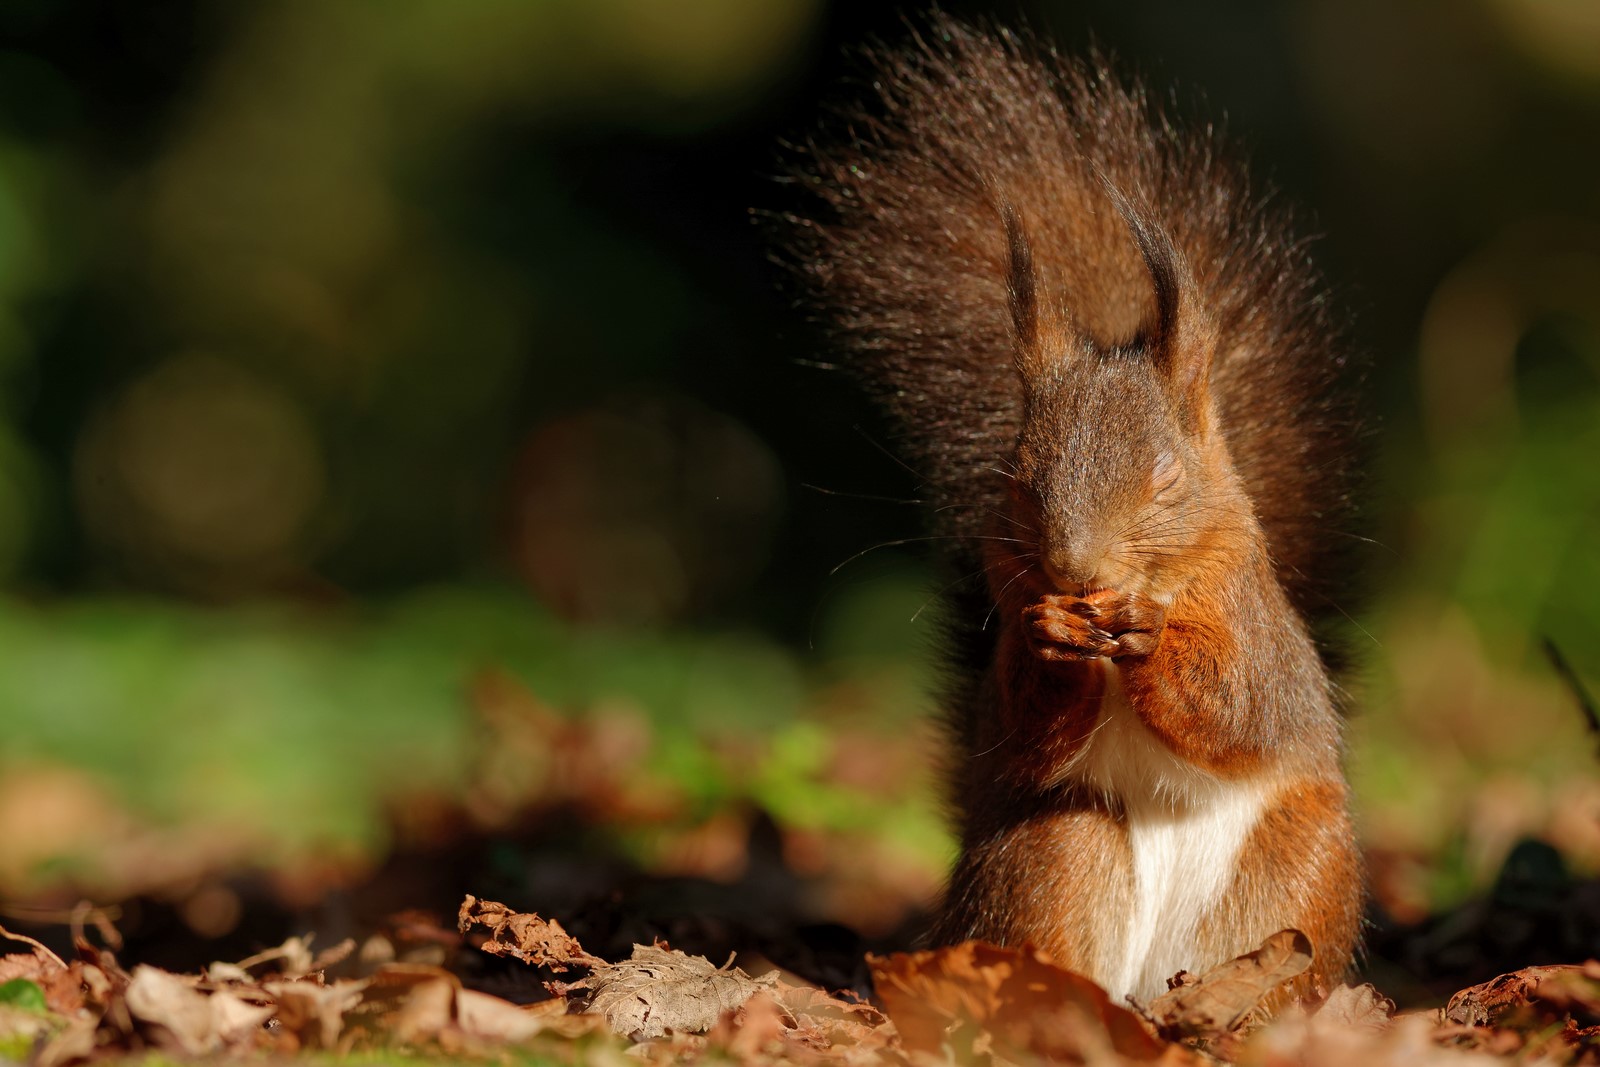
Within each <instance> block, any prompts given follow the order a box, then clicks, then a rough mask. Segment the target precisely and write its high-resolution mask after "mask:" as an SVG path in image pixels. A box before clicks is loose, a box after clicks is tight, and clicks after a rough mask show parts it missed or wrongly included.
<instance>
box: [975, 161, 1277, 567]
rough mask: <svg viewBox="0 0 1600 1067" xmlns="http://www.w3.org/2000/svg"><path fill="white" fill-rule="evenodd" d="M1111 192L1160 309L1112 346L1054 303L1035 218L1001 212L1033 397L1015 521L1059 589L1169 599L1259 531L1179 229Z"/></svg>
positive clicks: (1015, 316) (1021, 370)
mask: <svg viewBox="0 0 1600 1067" xmlns="http://www.w3.org/2000/svg"><path fill="white" fill-rule="evenodd" d="M1107 193H1108V195H1109V196H1110V199H1111V201H1112V203H1113V204H1114V205H1115V206H1116V208H1117V209H1118V211H1119V212H1120V213H1121V215H1122V217H1123V219H1124V221H1125V222H1126V223H1127V225H1128V229H1129V231H1130V233H1131V236H1132V237H1133V241H1134V244H1135V245H1136V246H1137V247H1138V250H1139V253H1140V255H1141V257H1142V259H1143V262H1144V266H1145V268H1146V273H1147V275H1148V277H1149V281H1150V286H1151V290H1152V292H1153V295H1154V308H1155V314H1154V316H1153V318H1151V319H1150V320H1149V321H1147V322H1146V323H1145V324H1144V326H1143V327H1142V328H1141V329H1140V330H1139V331H1138V333H1137V334H1136V335H1135V336H1134V337H1133V338H1132V339H1131V340H1130V341H1128V342H1126V343H1122V344H1117V345H1114V346H1109V347H1107V346H1105V345H1102V344H1099V343H1097V342H1096V341H1094V340H1093V339H1091V338H1090V337H1088V336H1087V335H1085V334H1084V333H1083V332H1081V331H1080V330H1078V329H1077V328H1075V326H1074V323H1073V321H1072V317H1071V315H1070V314H1069V313H1068V312H1067V311H1066V310H1065V309H1063V308H1061V307H1060V306H1058V305H1057V304H1055V303H1053V302H1050V301H1048V300H1045V299H1042V298H1041V289H1042V287H1041V285H1040V283H1039V277H1038V272H1037V269H1036V267H1035V264H1034V258H1033V252H1032V249H1031V247H1030V246H1029V243H1028V237H1027V234H1026V232H1025V231H1024V229H1023V226H1022V223H1021V220H1020V219H1019V218H1018V216H1017V214H1016V212H1015V211H1014V210H1013V209H1012V208H1011V207H1010V206H1009V205H1007V206H1003V207H1002V208H1001V215H1002V218H1003V220H1004V223H1005V228H1006V237H1007V253H1008V258H1009V263H1008V276H1009V277H1008V288H1009V296H1010V305H1011V317H1012V324H1013V328H1014V341H1015V364H1016V369H1017V372H1018V374H1019V376H1020V377H1021V379H1022V391H1023V418H1022V427H1021V431H1020V433H1019V435H1018V440H1017V448H1016V456H1015V468H1016V476H1015V478H1014V480H1013V481H1012V484H1011V511H1012V514H1011V516H1009V517H1010V518H1012V519H1013V520H1014V521H1015V522H1017V523H1018V524H1020V525H1021V526H1023V527H1025V528H1027V529H1028V530H1029V531H1030V532H1031V533H1033V534H1036V535H1037V538H1038V561H1037V562H1038V567H1039V570H1040V571H1041V572H1042V574H1041V575H1040V577H1042V578H1043V580H1044V582H1045V584H1047V585H1051V586H1054V587H1055V588H1056V589H1057V590H1059V591H1062V592H1070V593H1075V594H1079V595H1082V594H1083V593H1085V592H1087V591H1091V590H1094V589H1107V588H1109V589H1119V590H1122V591H1124V592H1130V593H1133V592H1137V593H1143V594H1144V595H1148V596H1154V597H1157V598H1162V597H1167V596H1170V595H1172V594H1173V593H1174V592H1175V591H1176V589H1177V588H1178V587H1179V586H1181V585H1182V584H1184V582H1186V581H1187V580H1188V579H1189V578H1192V577H1193V576H1194V575H1195V573H1196V572H1197V570H1199V569H1202V568H1203V567H1204V566H1205V564H1206V561H1207V560H1209V559H1215V558H1217V556H1218V554H1219V552H1220V551H1221V550H1224V549H1226V548H1227V547H1228V546H1229V545H1230V544H1235V543H1237V538H1236V537H1235V538H1233V539H1231V540H1230V535H1231V534H1233V533H1235V532H1236V531H1239V530H1241V529H1244V528H1246V527H1247V525H1248V524H1249V523H1250V522H1251V520H1250V518H1249V516H1250V504H1249V501H1248V499H1247V498H1246V497H1245V495H1244V493H1243V491H1242V489H1241V488H1240V487H1239V483H1238V479H1237V477H1236V476H1235V474H1234V471H1233V466H1232V463H1231V461H1230V460H1229V458H1228V453H1227V448H1226V446H1225V444H1224V443H1223V441H1222V437H1221V433H1220V431H1219V429H1218V425H1219V423H1218V419H1217V416H1216V412H1215V408H1214V404H1213V401H1212V398H1211V391H1210V387H1209V378H1210V371H1211V364H1212V357H1213V355H1214V353H1215V350H1216V346H1217V330H1216V326H1215V324H1214V322H1213V320H1212V319H1211V317H1210V315H1209V314H1208V313H1207V310H1206V308H1205V307H1204V304H1203V302H1202V299H1201V295H1200V291H1199V287H1198V286H1197V285H1196V283H1195V280H1194V277H1193V275H1192V273H1191V272H1190V269H1189V265H1188V262H1187V260H1186V259H1185V258H1184V257H1183V255H1182V253H1181V252H1180V251H1179V250H1178V249H1177V247H1176V246H1175V245H1174V244H1173V241H1172V238H1171V236H1170V235H1169V234H1168V233H1167V232H1166V231H1165V230H1163V229H1162V228H1161V227H1160V226H1159V225H1157V224H1156V223H1155V222H1154V221H1152V220H1151V219H1150V218H1149V217H1148V216H1147V215H1145V214H1144V213H1142V212H1141V211H1139V210H1138V209H1137V208H1135V207H1134V206H1133V205H1132V204H1131V203H1130V202H1129V201H1128V200H1127V198H1126V197H1124V196H1123V195H1122V194H1121V193H1120V192H1118V191H1117V190H1116V189H1114V188H1112V187H1110V186H1109V184H1108V185H1107ZM1009 532H1010V533H1013V534H1015V533H1016V531H1015V530H1012V531H1009ZM1024 536H1027V535H1024Z"/></svg>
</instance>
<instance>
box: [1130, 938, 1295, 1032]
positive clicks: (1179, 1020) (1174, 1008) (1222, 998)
mask: <svg viewBox="0 0 1600 1067" xmlns="http://www.w3.org/2000/svg"><path fill="white" fill-rule="evenodd" d="M1311 957H1312V950H1311V941H1310V940H1309V939H1308V938H1307V937H1306V935H1305V934H1302V933H1301V932H1300V931H1299V930H1279V931H1278V932H1277V933H1275V934H1273V935H1272V936H1271V937H1269V938H1267V939H1266V940H1265V941H1263V942H1262V943H1261V947H1260V948H1258V949H1256V950H1255V951H1254V952H1247V953H1245V954H1244V955H1243V956H1239V957H1237V958H1235V959H1232V960H1229V961H1228V962H1227V963H1223V964H1220V965H1218V966H1216V967H1213V968H1212V969H1211V970H1209V971H1207V972H1206V973H1205V974H1204V975H1202V976H1201V977H1200V978H1198V979H1197V978H1195V977H1194V976H1193V975H1189V974H1187V973H1183V974H1180V975H1179V976H1178V978H1177V979H1176V980H1175V981H1174V984H1173V985H1172V988H1170V989H1168V990H1167V991H1166V992H1165V993H1163V994H1161V995H1160V996H1159V997H1157V998H1156V999H1155V1000H1152V1001H1151V1002H1150V1004H1149V1006H1148V1008H1146V1009H1145V1010H1146V1011H1147V1012H1148V1013H1149V1017H1150V1018H1151V1019H1153V1020H1154V1021H1155V1023H1156V1026H1157V1027H1158V1028H1159V1029H1160V1031H1161V1033H1162V1034H1163V1035H1164V1036H1166V1037H1168V1038H1170V1039H1172V1040H1180V1039H1183V1038H1191V1037H1220V1036H1221V1035H1223V1034H1225V1033H1227V1032H1229V1031H1230V1030H1233V1029H1234V1028H1235V1027H1237V1026H1238V1025H1239V1024H1240V1023H1241V1022H1243V1021H1244V1018H1245V1016H1247V1015H1249V1014H1250V1013H1251V1012H1252V1011H1254V1010H1255V1009H1256V1007H1257V1006H1259V1005H1260V1004H1261V1003H1262V1002H1263V1001H1265V1000H1266V999H1267V998H1268V997H1270V996H1271V995H1272V994H1273V993H1275V992H1277V991H1278V989H1279V988H1280V987H1281V986H1282V985H1283V984H1284V983H1285V982H1288V981H1289V980H1290V979H1292V978H1295V977H1297V976H1299V975H1301V974H1304V973H1305V971H1306V970H1307V969H1308V968H1310V966H1311Z"/></svg>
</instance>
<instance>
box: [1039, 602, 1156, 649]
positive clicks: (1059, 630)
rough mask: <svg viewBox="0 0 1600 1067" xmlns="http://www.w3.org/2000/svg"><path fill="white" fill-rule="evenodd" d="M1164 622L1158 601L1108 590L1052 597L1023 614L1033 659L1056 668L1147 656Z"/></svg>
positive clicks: (1154, 646)
mask: <svg viewBox="0 0 1600 1067" xmlns="http://www.w3.org/2000/svg"><path fill="white" fill-rule="evenodd" d="M1166 622H1167V612H1166V609H1165V608H1163V607H1162V606H1161V605H1160V604H1159V603H1157V602H1156V601H1154V600H1151V599H1150V598H1149V597H1142V596H1129V595H1127V594H1124V593H1118V592H1116V591H1114V590H1109V589H1104V590H1101V591H1099V592H1097V593H1091V594H1090V595H1089V596H1088V597H1075V596H1068V595H1066V594H1064V593H1050V594H1047V595H1045V596H1042V597H1040V598H1039V599H1038V600H1037V601H1035V602H1034V603H1032V604H1029V605H1028V606H1027V607H1026V608H1023V609H1022V623H1023V632H1024V633H1025V634H1026V635H1027V638H1028V645H1029V647H1031V648H1032V649H1033V654H1034V655H1035V656H1038V657H1039V658H1040V659H1042V660H1049V661H1054V662H1076V661H1079V660H1086V659H1095V658H1096V657H1099V656H1107V657H1110V658H1111V659H1120V658H1122V657H1123V656H1148V655H1150V653H1152V652H1154V651H1155V650H1156V646H1157V645H1159V644H1160V643H1161V631H1162V630H1163V628H1165V626H1166Z"/></svg>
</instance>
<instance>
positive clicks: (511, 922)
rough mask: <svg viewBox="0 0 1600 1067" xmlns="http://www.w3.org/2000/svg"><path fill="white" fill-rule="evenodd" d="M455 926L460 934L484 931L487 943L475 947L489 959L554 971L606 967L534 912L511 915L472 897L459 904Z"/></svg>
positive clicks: (502, 907)
mask: <svg viewBox="0 0 1600 1067" xmlns="http://www.w3.org/2000/svg"><path fill="white" fill-rule="evenodd" d="M456 925H457V927H458V928H459V929H460V931H461V933H463V934H465V933H466V932H467V931H468V930H470V929H472V927H474V926H484V927H487V928H488V930H489V940H487V941H485V942H484V943H483V944H482V945H480V946H478V947H479V948H481V949H483V951H485V952H487V953H489V954H490V955H494V956H512V957H515V958H516V959H519V960H522V961H523V962H524V963H531V964H533V965H535V966H538V967H549V968H550V969H551V970H553V971H567V970H570V969H571V968H573V967H601V966H604V965H605V961H604V960H602V959H601V958H600V957H598V956H591V955H590V954H589V953H587V952H585V951H584V950H583V946H582V945H580V944H578V942H577V939H575V938H574V937H572V936H571V935H570V934H568V933H567V932H566V931H565V930H563V929H562V928H561V924H560V923H558V922H556V921H555V920H554V919H549V920H546V919H541V918H539V916H538V915H535V914H534V913H533V912H518V911H512V910H511V909H510V908H508V907H506V906H505V905H504V904H500V903H498V902H496V901H493V900H479V899H478V898H477V897H475V896H472V895H471V894H468V895H467V898H466V899H465V900H463V901H462V902H461V911H460V912H459V914H458V915H457V917H456Z"/></svg>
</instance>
